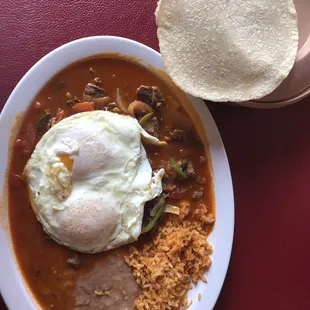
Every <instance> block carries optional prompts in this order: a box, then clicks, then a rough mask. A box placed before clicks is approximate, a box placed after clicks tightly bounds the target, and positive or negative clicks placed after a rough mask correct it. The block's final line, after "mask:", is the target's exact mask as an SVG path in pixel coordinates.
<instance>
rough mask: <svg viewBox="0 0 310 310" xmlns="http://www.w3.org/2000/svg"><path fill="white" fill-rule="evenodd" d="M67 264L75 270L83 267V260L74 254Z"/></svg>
mask: <svg viewBox="0 0 310 310" xmlns="http://www.w3.org/2000/svg"><path fill="white" fill-rule="evenodd" d="M67 264H68V265H69V266H71V267H72V268H75V269H77V268H79V267H80V266H81V259H80V257H79V255H78V254H76V253H73V254H72V256H70V257H69V258H68V259H67Z"/></svg>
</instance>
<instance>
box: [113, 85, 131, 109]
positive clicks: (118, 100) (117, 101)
mask: <svg viewBox="0 0 310 310" xmlns="http://www.w3.org/2000/svg"><path fill="white" fill-rule="evenodd" d="M115 104H116V106H117V107H118V108H119V109H120V110H121V111H122V112H123V113H125V114H128V110H127V109H126V107H125V104H124V102H123V99H122V97H121V94H120V91H119V88H118V89H117V90H116V99H115Z"/></svg>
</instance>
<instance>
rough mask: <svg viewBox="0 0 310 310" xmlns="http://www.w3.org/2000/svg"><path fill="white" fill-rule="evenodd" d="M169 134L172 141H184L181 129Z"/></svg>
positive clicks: (183, 133)
mask: <svg viewBox="0 0 310 310" xmlns="http://www.w3.org/2000/svg"><path fill="white" fill-rule="evenodd" d="M169 134H170V136H171V138H172V139H173V140H178V141H184V139H185V132H184V130H181V129H174V130H173V131H170V132H169Z"/></svg>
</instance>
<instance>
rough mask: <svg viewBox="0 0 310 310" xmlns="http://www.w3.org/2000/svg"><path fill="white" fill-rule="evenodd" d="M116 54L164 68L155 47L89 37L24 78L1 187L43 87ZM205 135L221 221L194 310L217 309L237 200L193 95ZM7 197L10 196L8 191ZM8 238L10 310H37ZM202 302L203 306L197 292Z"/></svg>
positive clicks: (5, 268) (4, 273) (6, 118)
mask: <svg viewBox="0 0 310 310" xmlns="http://www.w3.org/2000/svg"><path fill="white" fill-rule="evenodd" d="M105 52H117V53H121V54H125V55H128V56H132V57H136V58H139V59H141V60H142V61H143V62H145V63H147V64H150V65H152V66H154V67H156V68H158V69H160V70H164V66H163V63H162V60H161V56H160V54H159V53H157V52H156V51H154V50H153V49H151V48H149V47H147V46H145V45H143V44H140V43H138V42H135V41H131V40H128V39H124V38H119V37H108V36H103V37H89V38H84V39H80V40H76V41H73V42H70V43H68V44H65V45H63V46H61V47H59V48H57V49H56V50H54V51H52V52H51V53H49V54H48V55H46V56H45V57H43V58H42V59H41V60H40V61H39V62H37V63H36V64H35V65H34V66H33V67H32V68H31V69H30V70H29V71H28V72H27V73H26V75H25V76H24V77H23V78H22V79H21V81H20V82H19V83H18V85H17V86H16V88H15V89H14V91H13V92H12V94H11V96H10V97H9V99H8V101H7V103H6V105H5V107H4V109H3V111H2V113H1V116H0V132H1V136H0V145H1V146H2V151H1V153H0V189H2V188H3V187H4V182H5V178H4V176H5V171H6V169H7V164H8V147H6V146H8V143H9V137H10V133H11V130H12V128H13V126H14V123H15V118H16V115H17V114H18V113H20V112H22V111H24V110H26V109H27V107H28V106H29V105H30V103H31V102H32V100H33V98H34V97H35V95H36V94H37V93H38V92H39V91H40V89H41V88H42V87H43V86H44V85H45V84H46V83H47V82H48V81H49V80H50V79H51V78H52V77H53V76H54V75H55V74H56V73H57V72H59V71H60V70H62V69H63V68H65V67H67V66H68V65H69V64H71V63H73V62H75V61H77V60H79V59H83V58H85V57H89V56H92V55H94V54H98V53H105ZM190 100H191V102H192V104H193V106H194V108H195V110H196V111H197V112H198V115H199V116H200V118H201V121H202V123H203V125H204V129H205V131H206V135H207V139H208V142H209V149H210V154H211V158H212V164H213V173H214V188H215V201H216V217H217V220H216V223H215V227H214V230H213V232H212V234H211V235H210V237H209V241H210V243H211V244H212V245H213V247H214V252H213V255H212V260H213V263H212V266H211V268H210V270H209V271H208V272H207V274H206V276H207V278H208V283H207V284H204V283H202V282H201V283H199V284H198V285H197V286H196V287H195V288H194V289H193V290H191V291H190V293H189V300H192V302H193V303H192V306H191V309H192V310H198V309H201V310H202V309H203V310H208V309H212V308H213V307H214V305H215V303H216V300H217V298H218V295H219V293H220V291H221V288H222V285H223V282H224V279H225V275H226V272H227V267H228V264H229V259H230V253H231V248H232V241H233V229H234V199H233V189H232V181H231V175H230V170H229V165H228V161H227V157H226V153H225V149H224V146H223V143H222V140H221V137H220V135H219V132H218V130H217V127H216V125H215V123H214V120H213V118H212V116H211V114H210V112H209V110H208V108H207V107H206V105H205V104H204V102H203V101H202V100H200V99H196V98H192V97H190ZM4 194H5V193H4ZM8 239H9V237H8V236H7V235H6V234H5V233H4V231H3V230H2V229H1V228H0V253H1V255H0V275H1V276H0V291H1V294H2V296H3V298H4V300H5V302H6V304H7V306H8V307H9V309H11V310H20V309H23V310H28V309H29V310H30V309H35V308H36V306H35V302H34V301H32V298H31V297H30V296H31V294H30V291H28V289H27V287H26V285H25V283H24V281H23V279H22V276H21V274H20V272H19V269H18V266H17V263H16V261H15V258H14V253H12V251H11V248H10V246H9V240H8ZM199 293H201V295H202V299H201V301H200V302H198V298H197V296H198V294H199Z"/></svg>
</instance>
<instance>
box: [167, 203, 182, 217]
mask: <svg viewBox="0 0 310 310" xmlns="http://www.w3.org/2000/svg"><path fill="white" fill-rule="evenodd" d="M164 212H165V213H172V214H176V215H180V208H179V207H176V206H174V205H166V209H165V211H164Z"/></svg>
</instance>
